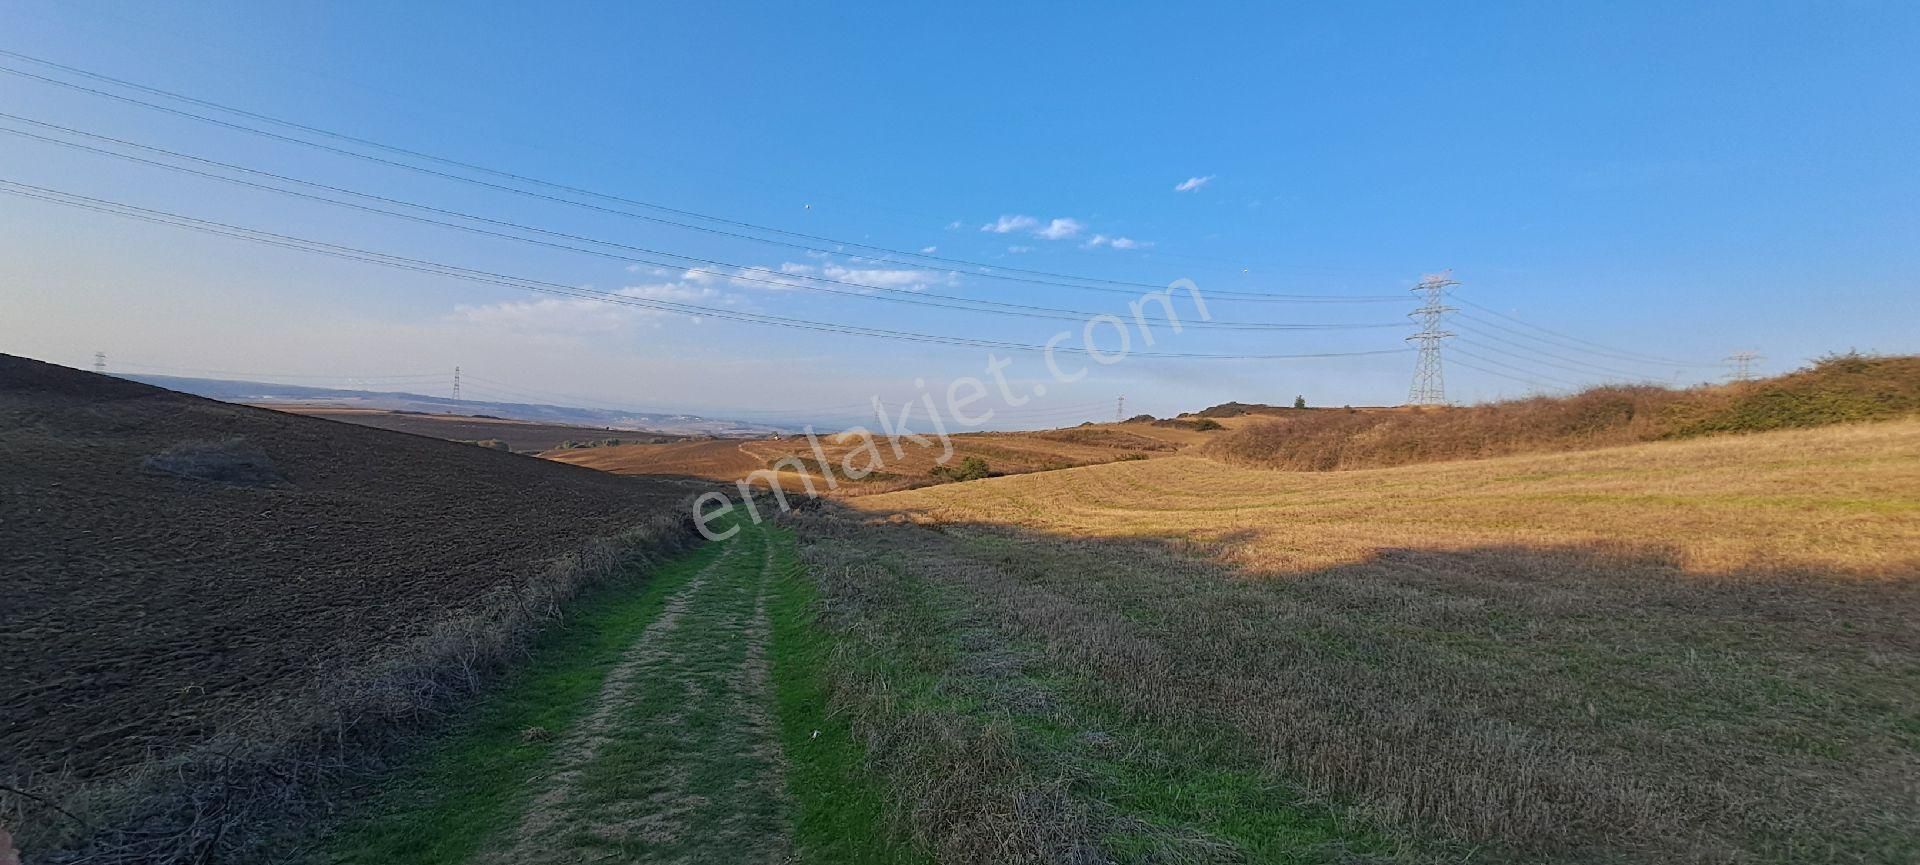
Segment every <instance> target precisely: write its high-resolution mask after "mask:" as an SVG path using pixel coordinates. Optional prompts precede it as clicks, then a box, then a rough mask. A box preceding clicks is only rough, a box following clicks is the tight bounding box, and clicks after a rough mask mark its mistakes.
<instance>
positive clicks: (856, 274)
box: [732, 258, 960, 291]
mask: <svg viewBox="0 0 1920 865" xmlns="http://www.w3.org/2000/svg"><path fill="white" fill-rule="evenodd" d="M864 261H866V259H859V258H856V259H854V262H855V263H861V262H864ZM816 279H827V280H832V281H833V282H844V283H851V284H853V285H857V286H862V287H865V288H879V289H888V290H895V291H925V290H926V289H927V288H929V287H931V286H936V285H957V284H958V283H959V282H960V274H958V273H954V272H942V271H938V270H926V269H921V268H903V267H848V266H846V265H843V264H834V263H830V264H824V265H818V266H816V265H812V264H800V263H797V262H792V261H789V262H785V263H783V264H781V265H780V266H779V267H778V268H765V269H762V270H751V269H742V270H739V271H735V272H734V274H733V275H732V280H733V283H734V284H735V285H738V286H740V287H743V288H758V289H761V290H773V291H787V290H792V289H805V288H806V287H808V286H810V285H818V284H819V283H817V282H815V281H814V280H816ZM828 287H832V286H828Z"/></svg>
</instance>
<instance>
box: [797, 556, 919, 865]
mask: <svg viewBox="0 0 1920 865" xmlns="http://www.w3.org/2000/svg"><path fill="white" fill-rule="evenodd" d="M771 534H772V538H771V539H770V540H771V543H772V544H773V559H772V564H773V581H774V582H773V585H772V591H773V601H772V604H771V614H772V617H773V682H774V701H775V709H776V713H777V715H778V717H779V724H780V744H781V747H782V748H783V749H785V751H786V754H787V761H788V765H787V785H788V788H789V789H791V790H792V791H793V794H794V804H795V807H794V814H793V834H794V851H795V852H796V853H797V854H798V855H799V861H801V862H808V863H821V865H842V863H844V865H867V863H916V862H927V861H930V860H929V859H928V858H927V857H926V856H924V855H923V854H920V853H918V852H917V851H915V850H913V849H912V847H911V846H910V845H908V844H906V843H904V842H900V841H896V840H894V836H893V835H892V834H891V833H890V832H889V831H888V826H887V822H886V808H887V793H886V790H885V788H884V787H883V786H881V784H880V782H879V780H878V779H876V778H875V777H873V776H872V775H870V774H868V773H866V771H865V762H866V755H865V752H864V749H862V748H861V746H860V743H859V742H858V741H857V740H856V739H855V738H854V734H853V729H852V725H851V724H849V723H848V719H847V717H846V716H845V715H844V714H839V713H834V712H832V711H831V710H830V706H829V704H828V699H829V693H828V676H829V674H830V672H831V665H832V664H833V660H834V647H835V643H834V641H833V639H832V637H831V635H830V634H829V633H828V632H827V631H826V630H824V629H823V628H821V627H820V625H819V623H818V619H817V616H818V611H819V606H818V605H819V601H820V591H819V589H818V588H817V587H816V585H815V584H814V582H813V580H812V578H811V577H810V576H809V575H808V574H807V573H806V571H805V569H804V568H803V567H802V566H801V565H800V563H799V561H798V559H797V558H796V557H795V555H794V549H793V534H792V532H789V531H786V530H781V529H776V530H773V531H772V533H771Z"/></svg>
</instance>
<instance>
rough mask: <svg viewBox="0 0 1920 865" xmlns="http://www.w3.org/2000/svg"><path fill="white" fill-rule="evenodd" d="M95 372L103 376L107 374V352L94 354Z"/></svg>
mask: <svg viewBox="0 0 1920 865" xmlns="http://www.w3.org/2000/svg"><path fill="white" fill-rule="evenodd" d="M93 371H94V372H97V373H99V374H101V375H106V374H107V353H106V352H104V351H96V352H94V353H93Z"/></svg>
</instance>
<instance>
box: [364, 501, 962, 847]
mask: <svg viewBox="0 0 1920 865" xmlns="http://www.w3.org/2000/svg"><path fill="white" fill-rule="evenodd" d="M740 528H741V531H740V533H739V534H738V535H737V536H736V537H734V538H733V539H731V540H730V541H727V542H724V543H721V544H713V545H710V546H708V547H706V548H703V549H702V550H700V551H698V552H696V553H694V554H692V555H690V556H689V557H687V558H686V559H683V560H681V561H679V562H676V563H674V564H672V565H670V566H668V567H667V568H664V569H662V571H661V573H660V575H659V576H658V577H657V578H656V579H655V580H654V581H653V582H652V583H651V584H649V585H647V586H646V587H645V588H644V589H642V590H640V591H638V592H633V591H632V589H631V587H629V588H628V590H627V591H628V592H629V593H630V594H628V595H627V596H625V597H621V596H620V593H618V592H603V593H599V594H596V595H595V596H594V597H592V598H590V599H588V600H587V603H588V604H589V606H588V608H587V610H586V612H584V613H583V614H582V615H581V616H579V617H578V618H576V619H574V620H572V621H570V622H569V623H568V624H567V625H566V626H565V627H564V628H563V629H560V630H558V631H556V632H555V633H554V634H551V635H549V637H548V638H547V639H544V640H543V641H542V642H541V644H540V646H539V647H538V648H537V649H536V650H535V653H534V656H533V658H532V659H531V660H530V661H529V663H528V666H527V667H526V669H525V670H523V671H522V672H521V673H520V674H518V675H516V676H514V677H513V679H512V680H511V681H510V682H509V683H508V684H507V685H506V686H505V687H504V688H503V689H502V690H501V691H500V692H499V693H496V694H494V695H493V696H491V697H489V698H488V699H486V700H485V701H484V703H483V705H482V706H481V707H480V708H479V709H478V710H477V711H476V717H475V718H474V719H473V720H472V721H470V722H468V723H467V724H466V725H464V726H462V727H460V728H459V729H457V730H455V731H454V732H453V733H451V734H449V735H448V737H447V738H446V740H445V741H443V742H442V743H440V744H439V746H438V747H437V748H435V749H434V751H433V752H432V754H431V755H430V756H428V757H426V758H425V759H424V760H423V762H422V763H421V764H420V765H418V766H416V767H414V768H413V769H412V770H410V771H409V772H408V773H407V775H406V776H405V777H404V778H402V779H401V780H400V782H399V783H397V784H396V785H395V786H394V787H393V788H391V789H390V790H389V791H388V792H387V793H385V794H384V795H382V796H380V797H378V798H377V800H376V801H375V802H374V803H372V808H371V810H372V811H373V812H374V814H373V816H371V817H368V818H366V819H364V820H362V821H360V822H358V823H356V824H354V825H352V826H350V827H348V829H347V830H346V831H345V832H343V833H342V834H341V836H340V837H339V838H337V839H336V843H335V845H334V848H333V853H332V859H333V860H334V861H336V862H341V863H369V865H372V863H390V862H408V863H429V865H430V863H446V865H456V863H471V862H514V863H532V862H571V861H581V860H597V859H601V858H605V859H609V860H617V861H627V862H652V861H661V862H668V861H728V862H769V863H772V862H787V861H799V862H808V863H819V865H829V863H897V862H898V863H907V862H920V861H925V860H924V857H919V856H917V855H916V854H914V853H913V852H912V850H911V849H910V847H909V846H908V845H905V844H902V843H898V842H897V841H895V840H893V839H892V838H891V837H890V836H889V833H888V831H887V826H886V823H885V817H884V814H883V808H884V803H885V796H884V792H883V791H882V789H881V788H880V787H879V786H878V785H877V784H876V783H875V782H874V781H873V779H872V778H871V777H870V776H868V775H866V774H865V771H864V768H865V767H864V758H863V752H862V749H861V747H860V745H859V743H858V742H856V741H855V740H854V739H853V738H852V736H851V734H850V731H849V728H848V725H847V723H846V721H845V720H844V719H842V718H836V717H833V716H831V715H830V714H829V713H828V711H827V703H826V699H825V696H824V695H825V682H826V676H827V672H828V666H827V665H828V664H829V663H830V661H831V660H832V657H833V643H832V642H831V641H830V640H829V639H828V638H827V634H826V633H825V632H824V631H823V630H822V629H821V628H820V626H819V625H818V622H817V614H818V608H817V606H816V601H817V598H818V594H817V592H816V590H815V589H814V588H813V585H812V581H811V579H810V578H809V577H808V575H807V574H806V573H805V571H804V570H802V569H801V568H800V567H799V565H798V562H797V561H796V558H795V555H794V550H793V539H792V535H791V533H789V532H785V531H782V530H777V529H769V528H766V527H761V526H754V525H750V524H745V523H742V524H741V525H740Z"/></svg>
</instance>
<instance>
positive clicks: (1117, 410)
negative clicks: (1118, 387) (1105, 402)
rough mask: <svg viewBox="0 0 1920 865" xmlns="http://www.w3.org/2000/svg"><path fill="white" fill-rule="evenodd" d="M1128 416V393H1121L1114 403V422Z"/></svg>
mask: <svg viewBox="0 0 1920 865" xmlns="http://www.w3.org/2000/svg"><path fill="white" fill-rule="evenodd" d="M1126 417H1127V395H1126V394H1121V395H1120V398H1119V399H1118V400H1115V401H1114V403H1113V422H1114V423H1119V422H1121V421H1122V420H1125V419H1126Z"/></svg>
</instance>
